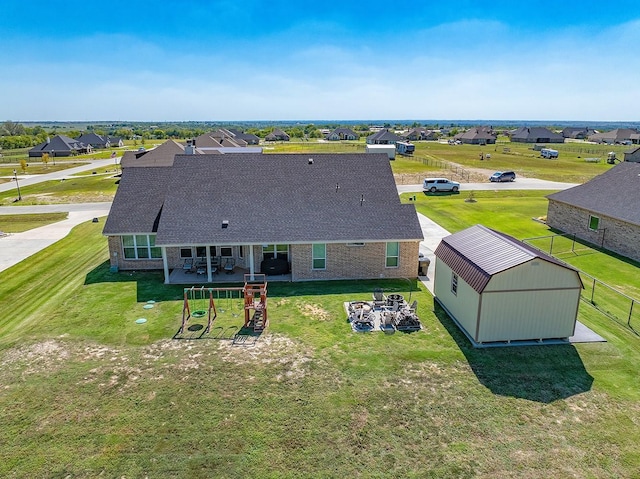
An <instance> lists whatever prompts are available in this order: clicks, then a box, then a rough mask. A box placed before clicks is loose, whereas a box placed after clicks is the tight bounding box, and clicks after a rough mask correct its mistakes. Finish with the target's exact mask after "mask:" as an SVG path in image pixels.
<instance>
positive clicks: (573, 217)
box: [547, 161, 640, 261]
mask: <svg viewBox="0 0 640 479" xmlns="http://www.w3.org/2000/svg"><path fill="white" fill-rule="evenodd" d="M547 198H548V199H549V205H548V210H547V224H548V225H549V226H550V227H551V228H555V229H557V230H560V231H562V232H564V233H568V234H570V235H574V234H575V235H576V236H577V237H578V238H580V239H582V240H585V241H587V242H589V243H592V244H594V245H596V246H599V247H601V248H605V249H608V250H610V251H614V252H616V253H618V254H621V255H623V256H627V257H629V258H631V259H634V260H636V261H640V163H635V162H629V161H625V162H622V163H619V164H617V165H615V166H613V167H612V168H611V169H610V170H609V171H607V172H605V173H603V174H601V175H599V176H596V177H595V178H593V179H591V180H589V181H587V182H586V183H584V184H582V185H578V186H574V187H573V188H569V189H567V190H563V191H559V192H557V193H553V194H551V195H549V196H547Z"/></svg>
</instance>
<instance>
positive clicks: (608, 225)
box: [547, 200, 640, 261]
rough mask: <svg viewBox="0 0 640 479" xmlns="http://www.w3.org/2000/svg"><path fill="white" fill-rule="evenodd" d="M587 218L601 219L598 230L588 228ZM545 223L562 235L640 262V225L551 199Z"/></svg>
mask: <svg viewBox="0 0 640 479" xmlns="http://www.w3.org/2000/svg"><path fill="white" fill-rule="evenodd" d="M621 207H623V206H621ZM589 215H592V216H597V217H598V218H600V222H599V224H598V228H599V231H591V230H590V229H589ZM547 224H548V225H549V226H550V227H552V228H556V229H558V230H560V231H563V232H565V233H568V234H575V235H576V236H577V237H578V238H580V239H582V240H585V241H588V242H589V243H592V244H594V245H596V246H598V247H602V248H605V249H608V250H610V251H613V252H615V253H618V254H621V255H623V256H626V257H628V258H631V259H634V260H636V261H640V226H638V225H633V224H630V223H626V222H623V221H620V220H617V219H614V218H611V217H609V216H604V215H601V214H598V213H593V212H590V211H588V210H585V209H582V208H577V207H575V206H571V205H567V204H564V203H559V202H557V201H553V200H549V208H548V210H547ZM603 236H604V241H603Z"/></svg>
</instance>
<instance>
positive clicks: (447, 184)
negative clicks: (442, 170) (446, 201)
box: [422, 178, 460, 193]
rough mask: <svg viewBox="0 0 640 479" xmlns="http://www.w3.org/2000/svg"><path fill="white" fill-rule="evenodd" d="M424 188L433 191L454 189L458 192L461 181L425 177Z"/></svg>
mask: <svg viewBox="0 0 640 479" xmlns="http://www.w3.org/2000/svg"><path fill="white" fill-rule="evenodd" d="M422 189H423V190H424V191H430V192H431V193H435V192H436V191H453V192H454V193H456V192H457V191H458V190H459V189H460V183H458V182H456V181H451V180H448V179H446V178H425V179H424V181H423V182H422Z"/></svg>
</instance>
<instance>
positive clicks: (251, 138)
mask: <svg viewBox="0 0 640 479" xmlns="http://www.w3.org/2000/svg"><path fill="white" fill-rule="evenodd" d="M228 131H229V132H230V133H231V134H232V135H233V138H236V139H239V140H243V141H245V142H246V143H247V145H257V144H259V143H260V137H259V136H257V135H254V134H253V133H245V132H243V131H242V130H236V129H234V128H229V130H228Z"/></svg>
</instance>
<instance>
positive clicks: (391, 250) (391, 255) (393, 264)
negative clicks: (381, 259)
mask: <svg viewBox="0 0 640 479" xmlns="http://www.w3.org/2000/svg"><path fill="white" fill-rule="evenodd" d="M386 256H387V259H386V266H387V268H397V267H398V264H400V262H399V258H400V244H399V243H398V242H394V243H387V254H386Z"/></svg>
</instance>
